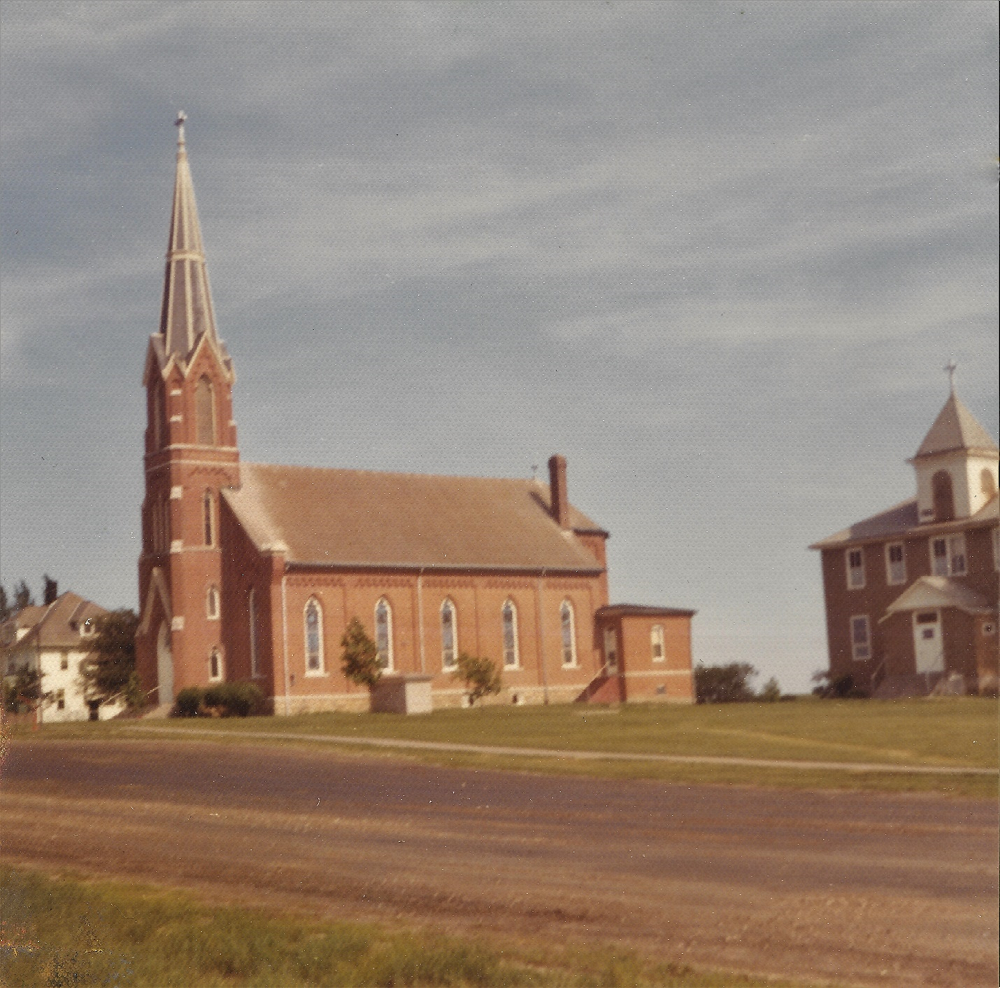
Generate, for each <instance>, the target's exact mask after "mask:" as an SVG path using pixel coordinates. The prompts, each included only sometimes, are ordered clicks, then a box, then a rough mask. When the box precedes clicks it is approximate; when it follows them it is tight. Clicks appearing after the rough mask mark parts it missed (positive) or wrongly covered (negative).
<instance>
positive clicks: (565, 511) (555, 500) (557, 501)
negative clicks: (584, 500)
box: [549, 454, 569, 528]
mask: <svg viewBox="0 0 1000 988" xmlns="http://www.w3.org/2000/svg"><path fill="white" fill-rule="evenodd" d="M549 495H550V499H551V505H550V510H551V511H552V517H553V518H555V520H556V521H557V522H558V524H559V527H560V528H569V495H568V493H567V491H566V457H565V456H559V455H558V454H557V455H555V456H550V457H549Z"/></svg>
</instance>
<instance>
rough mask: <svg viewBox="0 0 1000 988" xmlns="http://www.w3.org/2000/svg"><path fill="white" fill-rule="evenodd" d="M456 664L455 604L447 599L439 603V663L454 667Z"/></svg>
mask: <svg viewBox="0 0 1000 988" xmlns="http://www.w3.org/2000/svg"><path fill="white" fill-rule="evenodd" d="M457 664H458V630H457V628H456V627H455V605H454V604H453V603H452V602H451V601H450V600H448V599H446V600H445V602H444V603H443V604H442V605H441V665H442V666H443V667H444V668H445V669H454V668H455V666H456V665H457Z"/></svg>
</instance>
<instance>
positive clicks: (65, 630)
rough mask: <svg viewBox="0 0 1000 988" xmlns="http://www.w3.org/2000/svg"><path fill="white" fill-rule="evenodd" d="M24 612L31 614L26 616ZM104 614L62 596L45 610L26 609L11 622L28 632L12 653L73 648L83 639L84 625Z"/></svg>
mask: <svg viewBox="0 0 1000 988" xmlns="http://www.w3.org/2000/svg"><path fill="white" fill-rule="evenodd" d="M27 612H31V613H30V614H29V613H27ZM107 613H108V612H107V611H106V610H105V609H104V608H103V607H99V606H98V605H97V604H95V603H93V602H92V601H89V600H84V598H83V597H81V596H79V594H75V593H64V594H62V595H61V596H60V597H57V598H56V599H55V600H54V601H53V602H52V603H51V604H49V605H48V606H42V607H26V608H24V610H22V611H21V612H20V613H19V614H18V615H17V616H16V617H15V618H14V620H15V621H16V622H17V627H19V628H23V627H27V626H29V625H28V624H27V623H22V621H24V622H30V628H31V630H30V631H29V632H28V633H27V634H26V635H24V637H22V638H21V639H20V640H19V641H18V642H16V643H15V644H14V645H13V646H12V649H17V648H23V647H27V646H32V647H38V648H73V647H76V646H79V645H80V643H81V641H82V640H83V638H84V631H85V629H86V628H87V627H88V622H89V621H91V620H93V619H94V618H96V617H100V616H101V615H102V614H107Z"/></svg>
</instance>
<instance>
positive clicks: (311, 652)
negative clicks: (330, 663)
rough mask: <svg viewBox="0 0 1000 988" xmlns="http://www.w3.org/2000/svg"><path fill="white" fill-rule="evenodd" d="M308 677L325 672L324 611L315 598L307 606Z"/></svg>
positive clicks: (310, 599) (311, 598)
mask: <svg viewBox="0 0 1000 988" xmlns="http://www.w3.org/2000/svg"><path fill="white" fill-rule="evenodd" d="M305 617H306V675H307V676H308V675H309V674H310V673H312V674H313V675H319V674H320V673H322V672H323V610H322V608H321V607H320V606H319V601H318V600H316V598H315V597H310V598H309V603H308V604H306V615H305Z"/></svg>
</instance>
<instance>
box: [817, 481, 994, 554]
mask: <svg viewBox="0 0 1000 988" xmlns="http://www.w3.org/2000/svg"><path fill="white" fill-rule="evenodd" d="M998 505H1000V499H998V496H997V495H996V494H994V495H993V497H992V498H991V499H990V500H989V501H987V502H986V504H984V505H983V506H982V507H981V508H980V509H979V510H978V511H977V512H976V513H975V514H974V515H973V516H972V517H971V518H959V519H956V520H955V521H948V522H941V523H940V524H930V525H928V524H924V525H921V524H920V522H919V518H918V515H917V499H916V498H915V497H914V498H910V499H909V500H908V501H903V502H901V503H900V504H897V505H895V506H894V507H892V508H889V509H888V511H883V512H881V513H880V514H877V515H872V516H871V517H870V518H865V519H864V521H859V522H855V523H854V524H853V525H849V526H848V527H847V528H842V529H841V530H840V531H839V532H834V534H833V535H828V536H827V537H826V538H825V539H822V540H821V541H819V542H816V543H814V544H813V545H811V546H809V548H810V549H834V548H836V547H837V546H844V545H847V544H848V543H851V542H867V541H870V540H877V539H882V538H889V537H891V536H893V535H899V536H902V535H905V534H906V533H907V532H909V531H910V530H911V529H916V528H919V529H920V531H921V533H923V534H928V533H930V532H937V531H942V532H944V531H950V530H955V531H961V530H962V529H966V528H969V527H970V525H978V524H982V523H983V522H988V521H989V520H990V519H994V518H996V517H997V515H998V512H1000V507H998Z"/></svg>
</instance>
